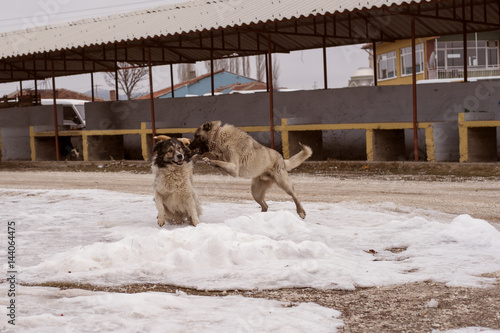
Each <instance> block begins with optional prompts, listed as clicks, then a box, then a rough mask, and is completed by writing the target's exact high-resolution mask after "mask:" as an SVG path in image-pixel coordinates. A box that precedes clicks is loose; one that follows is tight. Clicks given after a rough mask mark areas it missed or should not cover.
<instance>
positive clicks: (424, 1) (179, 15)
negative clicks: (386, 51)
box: [0, 0, 500, 82]
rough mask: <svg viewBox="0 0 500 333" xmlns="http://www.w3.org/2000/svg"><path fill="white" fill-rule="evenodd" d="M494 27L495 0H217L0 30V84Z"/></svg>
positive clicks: (497, 21)
mask: <svg viewBox="0 0 500 333" xmlns="http://www.w3.org/2000/svg"><path fill="white" fill-rule="evenodd" d="M412 17H415V19H416V31H415V36H416V37H427V36H441V35H450V34H459V33H460V34H461V33H462V32H463V29H464V26H465V27H466V29H467V31H489V30H497V29H500V1H498V0H414V1H403V0H364V1H363V0H307V1H304V0H251V1H234V0H217V1H208V0H206V1H194V2H189V3H183V4H178V5H171V6H163V7H158V8H154V9H150V10H139V11H134V12H131V13H127V14H119V15H112V16H107V17H101V18H94V19H85V20H80V21H76V22H70V23H64V24H57V25H51V26H45V27H39V28H35V29H30V30H20V31H14V32H9V33H4V34H0V45H2V48H1V50H0V82H11V81H19V80H33V79H35V78H36V79H43V78H47V77H51V76H52V71H51V69H52V68H51V64H52V61H53V62H54V74H53V75H54V76H63V75H72V74H82V73H90V72H99V71H111V70H115V68H116V66H117V65H116V62H128V63H132V64H139V65H143V64H146V63H147V62H148V56H149V52H150V57H151V63H152V64H153V65H160V64H171V63H186V62H195V61H199V60H209V59H211V58H213V59H218V58H223V57H231V56H247V55H255V54H262V53H266V52H267V47H268V46H267V45H268V36H270V37H271V48H272V52H290V51H293V50H304V49H312V48H320V47H323V46H326V47H331V46H339V45H349V44H358V43H367V42H380V41H394V40H398V39H406V38H410V37H411V29H410V26H411V20H412Z"/></svg>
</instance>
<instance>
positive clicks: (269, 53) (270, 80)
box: [267, 34, 274, 149]
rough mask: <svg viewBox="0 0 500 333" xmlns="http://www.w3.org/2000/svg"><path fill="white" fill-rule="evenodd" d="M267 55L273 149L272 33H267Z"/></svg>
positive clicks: (272, 144) (272, 143)
mask: <svg viewBox="0 0 500 333" xmlns="http://www.w3.org/2000/svg"><path fill="white" fill-rule="evenodd" d="M267 56H268V58H269V62H268V63H269V73H268V87H269V117H270V128H271V129H270V134H271V149H274V87H273V58H272V55H271V35H270V34H269V35H267Z"/></svg>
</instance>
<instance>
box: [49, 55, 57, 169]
mask: <svg viewBox="0 0 500 333" xmlns="http://www.w3.org/2000/svg"><path fill="white" fill-rule="evenodd" d="M51 72H52V102H53V103H54V137H55V140H56V161H59V129H58V128H57V105H56V77H55V74H54V60H52V61H51Z"/></svg>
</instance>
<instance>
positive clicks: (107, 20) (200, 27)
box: [0, 0, 427, 58]
mask: <svg viewBox="0 0 500 333" xmlns="http://www.w3.org/2000/svg"><path fill="white" fill-rule="evenodd" d="M409 2H413V3H419V2H427V1H426V0H417V1H403V0H391V1H388V0H369V1H366V0H365V1H360V0H340V1H332V0H315V1H311V0H308V1H304V0H272V1H269V0H251V1H235V0H229V1H227V0H219V1H194V2H188V3H182V4H178V5H169V6H163V7H157V8H154V9H150V10H138V11H134V12H130V13H126V14H117V15H111V16H106V17H99V18H93V19H85V20H80V21H76V22H70V23H62V24H55V25H50V26H44V27H38V28H34V29H28V30H20V31H15V32H10V33H4V34H2V35H0V45H2V48H1V49H0V56H1V57H4V58H5V57H14V56H22V55H28V54H31V53H37V52H50V51H55V50H61V49H71V48H76V47H82V46H92V45H99V44H106V43H114V42H127V41H132V40H140V39H144V38H151V37H160V36H169V35H170V36H171V35H175V34H186V33H192V32H200V31H206V30H212V29H219V28H227V27H234V26H240V27H241V26H248V25H252V24H256V23H262V22H272V21H276V20H284V19H287V20H290V19H295V18H300V17H308V16H310V15H323V14H327V13H330V14H333V13H341V12H345V11H353V10H356V9H363V8H366V9H371V8H380V7H382V6H391V5H399V4H402V3H409Z"/></svg>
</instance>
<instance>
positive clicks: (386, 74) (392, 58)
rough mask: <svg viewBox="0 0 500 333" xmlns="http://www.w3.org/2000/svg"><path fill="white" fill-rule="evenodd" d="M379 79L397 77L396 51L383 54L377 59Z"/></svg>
mask: <svg viewBox="0 0 500 333" xmlns="http://www.w3.org/2000/svg"><path fill="white" fill-rule="evenodd" d="M377 64H378V79H380V80H383V79H390V78H393V77H396V51H392V52H389V53H384V54H381V55H379V56H378V57H377Z"/></svg>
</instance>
